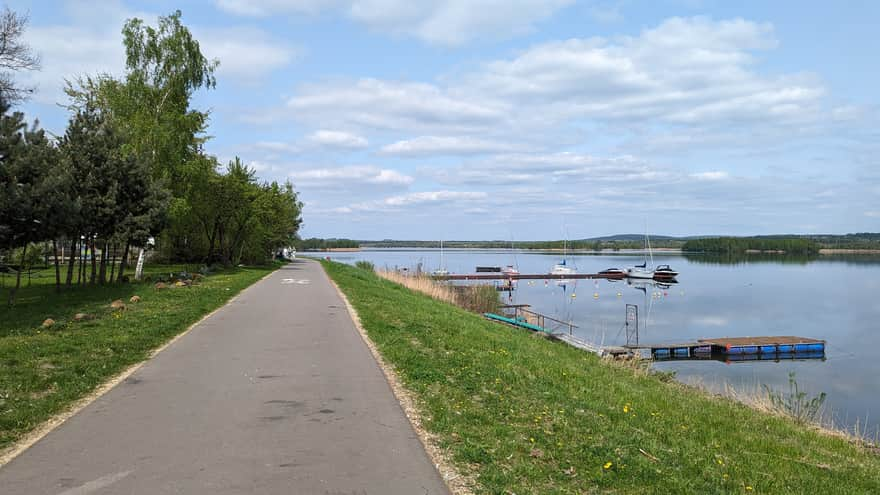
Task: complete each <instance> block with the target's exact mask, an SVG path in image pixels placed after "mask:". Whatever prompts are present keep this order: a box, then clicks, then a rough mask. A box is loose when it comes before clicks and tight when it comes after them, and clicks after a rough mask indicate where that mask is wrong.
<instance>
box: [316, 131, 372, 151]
mask: <svg viewBox="0 0 880 495" xmlns="http://www.w3.org/2000/svg"><path fill="white" fill-rule="evenodd" d="M306 140H307V141H308V142H310V143H312V144H314V145H318V146H321V147H325V148H340V149H349V150H352V149H360V148H366V147H367V146H368V145H369V142H368V141H367V139H366V138H364V137H362V136H358V135H356V134H350V133H348V132H342V131H327V130H319V131H315V132H314V133H312V134H311V135H309V136H308V137H307V138H306Z"/></svg>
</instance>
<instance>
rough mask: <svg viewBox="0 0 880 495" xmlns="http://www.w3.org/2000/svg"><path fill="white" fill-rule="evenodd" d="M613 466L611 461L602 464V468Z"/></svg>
mask: <svg viewBox="0 0 880 495" xmlns="http://www.w3.org/2000/svg"><path fill="white" fill-rule="evenodd" d="M611 466H612V463H611V461H608V462H606V463H605V464H603V465H602V469H611Z"/></svg>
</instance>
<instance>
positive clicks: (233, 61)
mask: <svg viewBox="0 0 880 495" xmlns="http://www.w3.org/2000/svg"><path fill="white" fill-rule="evenodd" d="M193 35H194V36H195V37H196V39H198V40H199V45H200V46H201V48H202V51H203V53H204V54H205V56H206V57H207V58H209V59H214V58H216V59H218V60H220V67H219V68H218V70H217V72H218V76H221V81H222V77H223V76H228V77H230V78H232V79H235V80H238V81H245V82H260V80H261V79H262V78H264V77H265V76H266V75H267V74H269V73H270V72H272V71H274V70H277V69H280V68H282V67H285V66H287V65H288V64H290V63H291V62H293V61H294V60H296V58H297V57H299V55H300V51H299V50H298V49H296V48H294V47H291V46H289V45H288V44H287V42H285V41H283V40H279V39H275V38H272V37H270V36H269V35H268V34H267V33H265V32H264V31H262V30H260V29H256V28H250V27H248V28H245V27H232V28H222V29H221V28H210V29H207V28H200V29H193ZM119 43H120V44H121V43H122V41H121V40H120V41H119Z"/></svg>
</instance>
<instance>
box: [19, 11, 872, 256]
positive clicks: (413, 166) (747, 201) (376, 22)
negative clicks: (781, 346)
mask: <svg viewBox="0 0 880 495" xmlns="http://www.w3.org/2000/svg"><path fill="white" fill-rule="evenodd" d="M7 5H8V6H9V7H10V8H12V9H13V10H15V11H17V12H27V13H29V15H30V24H29V27H28V30H27V31H26V33H25V35H24V38H25V41H26V42H27V43H29V44H30V45H31V47H32V48H33V49H34V50H35V51H37V52H38V53H39V54H40V56H41V57H42V70H40V71H38V72H30V73H24V74H19V76H18V77H19V81H21V82H22V83H24V84H29V85H32V86H34V87H36V89H37V91H36V93H35V94H34V96H33V97H32V98H31V100H30V101H28V102H27V103H25V104H23V105H22V108H21V109H22V110H23V111H24V112H25V113H26V115H27V116H28V118H31V119H33V118H38V119H39V121H40V123H41V125H42V126H44V127H45V128H47V129H48V130H50V131H51V132H53V133H55V134H59V135H60V134H63V132H64V129H65V127H66V124H67V120H68V118H69V115H68V113H67V111H66V110H65V109H64V108H63V106H62V105H63V104H64V102H65V101H66V99H65V98H66V97H65V95H64V93H63V91H62V88H63V86H64V80H65V78H67V79H71V78H75V77H77V76H79V75H85V74H96V73H99V72H101V73H109V74H113V75H122V74H123V73H124V53H123V48H122V37H121V34H120V31H121V28H122V25H123V23H124V22H125V20H126V19H128V18H131V17H139V18H142V19H144V20H145V21H146V22H148V23H150V24H153V25H155V24H156V19H157V17H158V16H160V15H167V14H169V13H171V12H173V11H174V10H176V9H179V10H181V11H182V12H183V22H184V23H185V24H186V25H187V26H188V27H189V28H190V30H191V31H192V32H193V33H194V35H195V37H196V38H197V39H198V40H199V41H200V43H201V48H202V51H203V52H204V53H205V54H206V55H207V56H208V57H210V58H217V59H219V61H220V67H219V69H218V73H217V88H216V89H214V90H210V91H207V90H203V91H200V92H198V93H197V94H196V96H195V98H194V101H193V105H194V106H195V107H196V108H199V109H202V110H210V112H211V123H210V128H209V131H208V134H209V135H210V136H212V138H211V139H210V141H209V142H208V143H207V145H206V147H205V149H206V151H207V152H208V153H210V154H213V155H215V156H217V157H218V159H220V160H221V161H222V162H223V163H226V162H228V161H229V160H231V159H232V158H234V157H235V156H239V157H241V158H242V160H244V161H245V162H246V163H248V164H249V165H250V166H251V167H253V168H255V169H256V170H257V173H258V175H259V177H260V178H261V179H263V180H267V181H269V180H278V181H286V180H290V181H291V182H292V183H293V184H294V186H295V188H296V190H297V191H298V193H299V197H300V199H301V200H302V201H303V203H304V205H305V206H304V211H303V219H304V226H303V229H302V232H301V235H302V236H304V237H347V238H354V239H423V240H430V239H438V240H439V239H446V240H452V239H455V240H479V239H504V240H508V239H509V240H538V239H561V238H564V237H567V238H571V239H579V238H587V237H594V236H602V235H609V234H617V233H640V232H644V231H645V229H646V228H647V229H648V230H649V231H650V232H652V233H657V234H666V235H701V234H729V235H753V234H772V233H805V234H807V233H838V234H839V233H847V232H866V231H874V232H876V231H880V125H878V124H880V96H878V94H880V93H878V92H877V91H876V88H878V87H880V69H878V68H877V64H876V60H877V59H876V54H877V51H878V49H880V35H878V34H877V31H876V21H877V19H880V2H874V1H857V0H853V1H849V2H844V3H840V4H835V3H833V2H812V1H785V0H779V1H774V2H766V1H740V2H727V1H721V0H718V1H714V0H657V1H634V0H633V1H626V0H617V1H614V0H595V1H589V0H583V1H577V0H448V1H445V2H444V1H436V0H199V1H176V2H172V1H168V0H153V1H149V2H141V1H135V0H125V1H124V0H118V1H117V0H91V1H82V0H58V1H51V0H46V1H39V2H35V1H15V0H14V1H9V2H7Z"/></svg>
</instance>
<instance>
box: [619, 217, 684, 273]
mask: <svg viewBox="0 0 880 495" xmlns="http://www.w3.org/2000/svg"><path fill="white" fill-rule="evenodd" d="M645 249H646V251H645V261H643V262H642V264H641V265H635V266H633V267H632V268H627V269H626V276H627V278H639V279H652V280H653V279H654V278H660V279H664V280H665V279H671V278H675V276H676V275H678V272H677V271H675V270H673V269H672V268H670V267H669V265H660V266H658V267H657V268H654V252H653V251H651V238H650V237H648V229H647V227H646V228H645ZM648 257H650V258H651V266H650V267H649V266H648Z"/></svg>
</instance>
